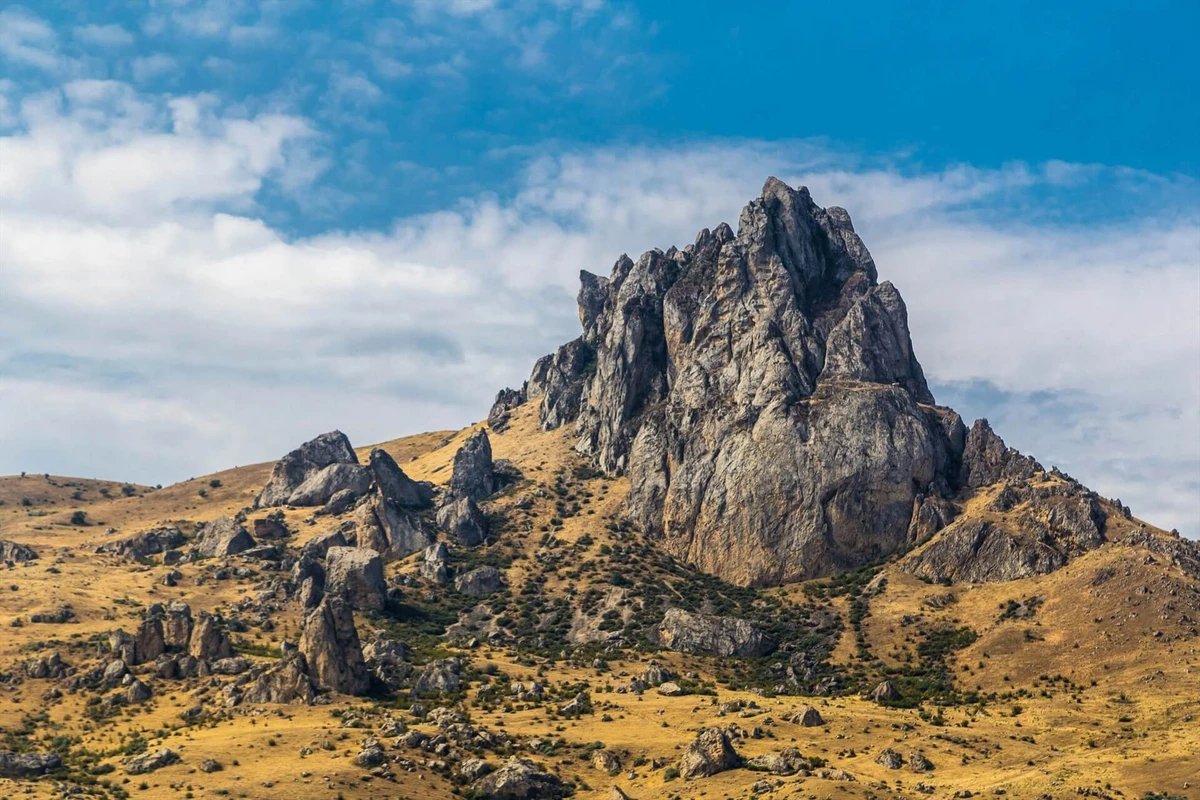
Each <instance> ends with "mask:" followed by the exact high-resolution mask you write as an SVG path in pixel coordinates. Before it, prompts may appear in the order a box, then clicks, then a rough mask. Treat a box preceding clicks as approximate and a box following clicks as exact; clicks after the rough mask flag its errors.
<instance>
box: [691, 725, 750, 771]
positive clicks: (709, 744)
mask: <svg viewBox="0 0 1200 800" xmlns="http://www.w3.org/2000/svg"><path fill="white" fill-rule="evenodd" d="M741 763H742V759H741V757H740V756H739V755H738V754H737V751H736V750H734V749H733V744H732V743H731V742H730V741H729V734H727V733H726V732H725V731H724V730H723V729H721V728H708V729H707V730H704V731H701V732H700V735H699V736H697V737H696V739H695V740H694V741H693V742H692V743H691V744H689V745H688V747H687V749H686V750H684V751H683V755H682V756H681V757H680V759H679V774H680V775H682V776H683V777H685V778H688V779H691V778H704V777H708V776H709V775H716V774H717V773H718V772H724V771H725V770H728V769H734V768H736V767H739V766H741Z"/></svg>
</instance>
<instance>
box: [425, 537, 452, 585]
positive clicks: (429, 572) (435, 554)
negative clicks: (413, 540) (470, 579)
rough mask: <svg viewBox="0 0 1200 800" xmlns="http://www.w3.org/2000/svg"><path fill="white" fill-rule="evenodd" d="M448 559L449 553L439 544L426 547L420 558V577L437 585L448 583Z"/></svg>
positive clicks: (444, 546)
mask: <svg viewBox="0 0 1200 800" xmlns="http://www.w3.org/2000/svg"><path fill="white" fill-rule="evenodd" d="M448 558H450V551H449V550H447V549H446V545H444V544H442V543H441V542H438V543H437V544H431V545H429V547H426V548H425V552H424V553H423V554H422V556H421V577H422V578H425V580H428V581H433V582H434V583H436V584H439V585H441V584H444V583H446V582H447V581H449V580H450V571H449V568H448V567H447V566H446V560H447V559H448Z"/></svg>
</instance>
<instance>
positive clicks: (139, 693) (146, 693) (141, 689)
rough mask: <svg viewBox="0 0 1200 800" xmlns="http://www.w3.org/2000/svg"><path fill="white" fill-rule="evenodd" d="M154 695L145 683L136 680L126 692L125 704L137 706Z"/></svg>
mask: <svg viewBox="0 0 1200 800" xmlns="http://www.w3.org/2000/svg"><path fill="white" fill-rule="evenodd" d="M153 695H154V692H153V691H151V689H150V687H149V686H147V685H146V684H145V683H142V682H141V681H140V680H134V681H133V683H131V684H129V687H128V688H127V689H126V690H125V702H127V703H129V704H130V705H137V704H138V703H144V702H146V701H147V700H149V699H150V698H151V697H152V696H153Z"/></svg>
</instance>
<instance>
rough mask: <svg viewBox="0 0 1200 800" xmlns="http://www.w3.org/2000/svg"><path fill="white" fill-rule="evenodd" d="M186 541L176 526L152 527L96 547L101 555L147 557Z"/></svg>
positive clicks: (178, 545) (171, 548)
mask: <svg viewBox="0 0 1200 800" xmlns="http://www.w3.org/2000/svg"><path fill="white" fill-rule="evenodd" d="M186 541H187V537H186V536H184V535H183V531H181V530H179V529H178V528H152V529H150V530H148V531H142V532H141V533H135V534H133V535H132V536H127V537H125V538H124V539H117V540H115V541H111V542H105V543H104V544H102V545H100V546H99V547H97V548H96V552H97V553H100V554H101V555H109V556H117V557H118V558H149V557H150V556H153V555H158V554H159V553H165V552H166V551H168V550H173V549H175V548H177V547H180V546H181V545H183V544H184V543H185V542H186Z"/></svg>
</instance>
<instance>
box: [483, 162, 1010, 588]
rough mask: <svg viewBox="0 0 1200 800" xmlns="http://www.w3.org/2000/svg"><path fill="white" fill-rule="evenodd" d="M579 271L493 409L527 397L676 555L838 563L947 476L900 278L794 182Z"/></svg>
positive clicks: (851, 562)
mask: <svg viewBox="0 0 1200 800" xmlns="http://www.w3.org/2000/svg"><path fill="white" fill-rule="evenodd" d="M580 283H581V286H580V291H579V296H578V303H579V319H580V324H581V326H582V333H581V335H580V337H579V338H577V339H575V340H573V341H571V342H568V343H567V344H565V345H563V346H562V347H560V348H559V349H558V350H557V351H556V352H555V353H553V354H551V355H548V356H546V357H544V358H542V359H540V360H539V361H538V362H537V364H536V365H535V367H534V370H533V373H532V375H531V376H530V379H529V381H528V382H527V383H526V385H525V387H524V388H523V389H522V390H520V391H519V392H511V390H510V394H507V395H505V394H504V393H502V398H503V400H504V408H505V409H507V408H511V407H512V405H513V404H514V402H515V401H516V400H518V399H520V400H532V399H539V400H540V411H539V413H540V422H541V424H542V427H543V428H545V429H553V428H557V427H561V426H563V425H566V424H574V426H575V427H574V430H575V434H576V441H575V448H576V450H577V451H578V452H579V453H580V454H582V455H584V456H586V457H588V458H590V459H591V460H593V461H594V462H595V464H596V466H597V467H599V468H600V469H602V470H604V471H606V472H608V473H610V474H625V475H627V476H628V477H629V479H630V483H631V486H630V492H629V498H628V502H627V509H626V511H627V514H628V515H629V517H630V518H631V519H632V520H634V521H635V522H637V523H638V524H640V526H641V527H642V529H643V530H644V531H645V532H647V533H648V534H650V535H652V536H655V537H658V538H660V539H661V540H662V543H663V545H664V546H665V547H666V549H667V550H669V551H670V552H672V553H673V554H674V555H676V556H677V557H680V558H682V559H684V560H686V561H688V562H690V563H692V564H694V565H696V566H699V567H700V568H702V569H705V570H706V571H709V572H712V573H715V574H717V575H720V576H722V577H724V578H727V579H730V580H734V581H737V582H741V583H773V582H777V581H784V580H794V579H801V578H810V577H818V576H821V575H827V574H831V573H834V572H838V571H841V570H844V569H851V568H854V567H856V566H859V565H861V564H863V563H866V562H868V561H870V560H873V559H876V558H879V557H881V556H884V555H887V554H889V553H892V552H895V551H896V550H898V549H899V548H901V547H903V546H905V544H906V542H907V536H908V530H909V527H910V524H911V522H912V518H913V513H914V504H915V503H917V501H918V500H919V499H920V498H924V497H929V496H942V495H946V494H948V493H950V492H952V491H953V490H955V489H956V488H957V487H958V486H959V485H960V484H961V483H962V480H963V474H962V471H963V469H964V467H963V466H962V454H963V448H964V440H965V437H966V434H965V429H964V428H963V425H962V421H961V420H960V419H959V418H958V415H956V414H954V412H952V411H950V410H949V409H942V408H938V407H937V406H935V405H934V398H933V395H932V394H931V393H930V391H929V387H928V385H927V383H926V381H925V376H924V372H923V371H922V369H921V365H920V363H919V362H918V360H917V357H916V355H915V353H914V351H913V346H912V340H911V338H910V336H909V329H908V312H907V309H906V308H905V305H904V301H903V299H902V298H901V296H900V293H899V291H898V290H897V289H896V287H895V286H893V285H892V284H891V283H888V282H884V283H879V282H878V274H877V271H876V267H875V262H874V260H873V259H872V258H871V255H870V253H869V252H868V251H867V248H866V246H865V245H864V244H863V243H862V240H861V239H860V238H859V237H858V234H857V233H855V231H854V226H853V223H852V222H851V219H850V215H849V213H848V212H847V211H846V210H845V209H842V208H837V207H834V208H829V209H824V208H821V207H820V206H818V205H817V204H816V203H815V202H814V201H813V199H812V196H811V195H810V194H809V192H808V190H807V189H805V188H803V187H802V188H799V189H793V188H792V187H790V186H788V185H787V184H785V183H784V182H782V181H780V180H779V179H777V178H769V179H768V180H767V182H766V184H765V185H764V186H763V190H762V194H761V196H760V197H758V198H757V199H755V200H752V201H751V202H750V203H748V204H747V205H746V207H745V208H744V209H743V210H742V213H741V217H740V219H739V222H738V230H737V232H736V234H735V233H734V231H733V230H732V229H731V228H730V227H729V226H728V225H725V224H721V225H719V226H717V227H716V228H714V229H712V230H709V229H704V230H702V231H700V233H699V234H698V235H697V236H696V240H695V242H694V243H692V244H690V245H688V246H686V247H684V248H683V249H676V248H671V249H670V250H667V251H665V252H664V251H662V250H658V249H655V250H650V251H648V252H646V253H644V254H643V255H642V256H641V257H640V258H638V259H637V260H636V261H634V260H632V259H630V258H629V257H628V256H622V257H621V258H620V259H618V260H617V262H616V264H615V265H614V266H613V270H612V273H611V275H610V276H609V277H607V278H604V277H600V276H596V275H592V274H591V273H588V272H584V273H582V274H581V281H580ZM500 400H501V398H498V402H500ZM502 412H503V409H501V410H500V411H498V412H496V413H502ZM988 453H991V451H990V450H988ZM981 457H982V458H984V459H985V460H987V461H988V463H991V460H994V458H996V457H999V456H995V455H994V454H993V455H987V456H981ZM927 516H929V515H928V514H927Z"/></svg>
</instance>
